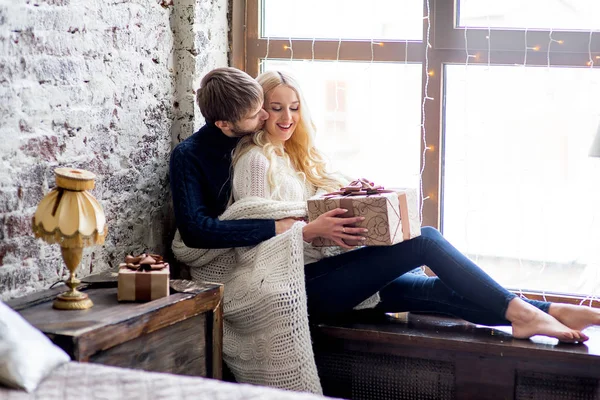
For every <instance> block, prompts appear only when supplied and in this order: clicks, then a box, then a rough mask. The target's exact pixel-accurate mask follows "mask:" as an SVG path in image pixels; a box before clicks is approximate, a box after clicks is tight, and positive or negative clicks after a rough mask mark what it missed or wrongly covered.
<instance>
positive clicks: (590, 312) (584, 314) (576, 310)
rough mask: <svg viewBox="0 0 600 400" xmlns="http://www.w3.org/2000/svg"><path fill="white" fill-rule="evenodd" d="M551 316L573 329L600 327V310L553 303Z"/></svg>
mask: <svg viewBox="0 0 600 400" xmlns="http://www.w3.org/2000/svg"><path fill="white" fill-rule="evenodd" d="M548 312H549V313H550V315H552V316H553V317H554V318H556V319H557V320H559V321H560V322H561V323H563V324H564V325H566V326H568V327H569V328H571V329H575V330H578V331H580V330H582V329H585V328H587V327H588V326H592V325H600V310H598V309H596V308H592V307H586V306H576V305H573V304H564V303H552V304H551V305H550V309H549V310H548Z"/></svg>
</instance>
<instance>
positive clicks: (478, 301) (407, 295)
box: [232, 71, 600, 342]
mask: <svg viewBox="0 0 600 400" xmlns="http://www.w3.org/2000/svg"><path fill="white" fill-rule="evenodd" d="M257 81H258V82H259V83H260V85H261V86H262V88H263V92H264V95H265V101H264V106H263V107H264V109H265V110H266V111H267V113H268V114H269V117H268V119H267V120H266V122H265V125H264V127H263V129H262V130H260V131H258V132H257V133H255V134H254V135H249V136H245V137H243V138H242V139H241V140H240V142H239V143H238V146H237V148H236V150H235V152H234V157H233V161H232V162H233V168H234V172H233V199H234V201H239V200H240V199H243V198H245V197H248V196H258V197H263V198H268V199H273V200H280V201H284V202H289V201H306V199H308V198H309V197H311V196H313V195H314V194H315V193H317V191H318V190H324V191H333V190H336V189H338V188H339V187H340V186H342V185H343V183H344V182H341V181H340V180H339V178H337V177H336V176H334V175H332V174H330V173H328V172H327V169H326V167H325V162H324V159H323V156H322V154H321V153H320V152H319V150H318V149H317V148H316V147H315V144H314V134H315V126H314V124H313V122H312V120H311V118H310V112H309V110H308V106H307V104H306V101H305V100H304V98H303V96H302V92H301V90H300V86H299V85H298V83H297V82H296V81H295V80H294V78H293V77H291V76H290V75H288V74H287V73H284V72H277V71H268V72H265V73H263V74H262V75H260V76H259V77H258V78H257ZM342 213H344V210H341V209H337V210H333V211H331V212H329V213H328V214H325V215H323V216H321V217H320V218H318V219H317V220H315V221H313V222H311V223H308V224H306V223H305V222H298V223H299V224H303V225H304V226H303V229H302V231H303V239H304V241H305V242H306V243H307V244H308V243H310V242H311V241H312V240H313V239H314V238H316V237H319V236H320V237H325V238H329V239H332V240H334V241H335V242H336V243H337V244H338V245H339V246H340V247H348V246H346V245H345V243H344V242H343V239H356V236H358V237H360V235H361V234H363V233H364V232H363V230H362V229H359V228H344V226H343V224H344V219H343V218H339V217H338V215H339V214H342ZM319 254H320V252H319V251H318V250H317V249H314V248H312V249H311V246H310V245H307V246H305V264H306V267H305V280H306V294H307V301H308V312H309V314H310V315H311V316H315V317H316V316H319V315H328V314H335V313H339V312H345V311H349V310H351V309H352V308H354V307H355V306H357V305H358V304H359V303H361V302H363V301H364V300H365V299H367V298H368V297H369V296H371V295H373V294H374V293H377V292H379V296H380V301H379V303H378V304H377V305H376V306H375V309H377V310H380V311H382V312H403V311H415V312H417V311H419V312H436V313H445V314H451V315H454V316H457V317H459V318H463V319H465V320H468V321H471V322H473V323H478V324H484V325H512V332H513V336H514V337H515V338H521V339H526V338H529V337H531V336H533V335H547V336H551V337H555V338H558V339H559V340H561V341H565V342H582V341H585V340H587V339H588V337H587V336H586V335H585V334H584V333H582V332H581V330H582V329H584V328H586V327H588V326H590V325H594V324H598V323H600V313H598V312H597V311H596V310H595V309H592V308H588V307H580V306H572V305H567V304H559V303H549V302H541V301H535V300H525V299H521V298H519V297H517V296H516V295H515V294H513V293H511V292H509V291H508V290H506V289H504V288H503V287H501V286H500V285H499V284H498V283H497V282H495V281H494V280H493V279H492V278H491V277H490V276H488V275H487V274H486V273H485V272H484V271H483V270H482V269H480V268H479V267H478V266H477V265H475V264H474V263H473V262H472V261H471V260H469V259H468V258H467V257H466V256H464V255H463V254H461V253H460V252H459V251H458V250H457V249H456V248H454V247H453V246H452V245H451V244H450V243H449V242H448V241H447V240H446V239H445V238H444V237H443V236H442V235H441V234H440V233H439V231H437V230H436V229H434V228H432V227H423V228H422V235H421V236H419V237H417V238H414V239H412V240H410V241H405V242H402V243H399V244H396V245H393V246H389V247H363V248H360V249H357V250H354V251H351V252H346V253H344V254H339V255H335V256H332V257H325V258H323V257H322V256H321V259H320V260H319ZM421 265H427V266H428V267H429V268H431V270H433V271H434V272H435V273H436V275H437V276H436V277H427V276H424V275H419V274H413V273H408V272H409V271H411V270H414V269H415V268H417V267H419V266H421Z"/></svg>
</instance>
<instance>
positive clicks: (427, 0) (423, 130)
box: [405, 0, 433, 224]
mask: <svg viewBox="0 0 600 400" xmlns="http://www.w3.org/2000/svg"><path fill="white" fill-rule="evenodd" d="M425 5H426V7H427V15H425V16H424V17H423V19H424V20H426V21H427V29H426V36H425V38H424V39H425V43H426V47H425V69H424V70H425V71H429V49H430V48H431V43H430V41H429V40H430V37H431V19H430V18H429V16H430V15H431V4H430V0H425ZM406 48H407V49H408V43H407V46H406ZM405 54H406V53H405ZM405 60H406V58H405ZM429 78H430V77H429V74H426V75H425V89H424V93H425V94H424V96H423V102H422V103H421V139H422V141H423V154H422V155H421V171H420V172H419V176H420V179H419V188H420V196H421V199H422V200H421V207H420V208H419V220H420V221H421V224H422V223H423V205H424V204H425V200H427V199H429V196H427V198H425V196H424V193H423V171H424V170H425V161H426V155H427V147H428V145H427V130H426V128H425V103H426V102H427V101H428V100H433V98H432V97H430V96H429Z"/></svg>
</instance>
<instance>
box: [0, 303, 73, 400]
mask: <svg viewBox="0 0 600 400" xmlns="http://www.w3.org/2000/svg"><path fill="white" fill-rule="evenodd" d="M69 360H70V358H69V356H68V355H67V353H65V352H64V351H63V350H62V349H61V348H59V347H57V346H56V345H54V343H52V342H51V341H50V339H48V338H47V337H46V335H44V334H43V333H42V332H40V331H39V330H37V329H36V328H34V327H33V326H31V325H30V324H29V322H27V321H26V320H25V319H24V318H23V317H22V316H21V315H19V314H18V313H17V312H16V311H14V310H13V309H11V308H10V307H8V306H7V305H6V304H4V303H2V302H1V301H0V383H3V384H5V385H8V386H12V387H16V388H20V389H25V390H26V391H28V392H32V391H34V390H35V388H36V387H37V386H38V384H39V383H40V381H41V380H42V379H44V378H45V377H46V376H47V375H48V374H49V373H50V372H52V370H54V368H56V367H58V366H59V365H61V364H63V363H66V362H68V361H69Z"/></svg>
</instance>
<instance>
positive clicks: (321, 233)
mask: <svg viewBox="0 0 600 400" xmlns="http://www.w3.org/2000/svg"><path fill="white" fill-rule="evenodd" d="M346 212H348V210H345V209H343V208H336V209H334V210H331V211H327V212H326V213H324V214H321V215H319V217H318V218H317V219H315V220H314V221H312V222H310V223H308V224H306V225H305V226H304V228H302V237H303V239H304V241H305V242H312V241H313V240H314V239H315V238H318V237H322V238H325V239H330V240H332V241H333V242H335V244H337V245H338V246H340V247H343V248H345V249H352V248H354V246H349V245H348V244H346V243H344V240H348V241H352V242H357V241H358V242H359V243H360V242H363V241H365V240H366V238H365V237H362V236H359V235H361V234H363V233H366V232H367V231H368V230H367V229H365V228H354V227H352V226H351V225H353V224H355V223H357V222H360V221H364V219H365V217H348V218H341V217H339V215H341V214H345V213H346Z"/></svg>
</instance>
